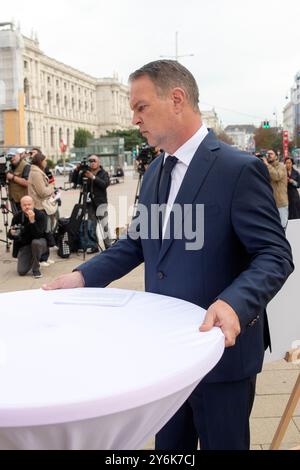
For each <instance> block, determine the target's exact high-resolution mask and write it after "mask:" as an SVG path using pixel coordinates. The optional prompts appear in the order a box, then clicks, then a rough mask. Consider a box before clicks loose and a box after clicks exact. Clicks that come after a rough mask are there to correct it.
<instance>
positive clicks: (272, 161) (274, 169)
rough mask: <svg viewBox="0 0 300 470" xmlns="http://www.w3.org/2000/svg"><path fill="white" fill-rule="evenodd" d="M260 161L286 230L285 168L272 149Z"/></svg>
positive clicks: (286, 196)
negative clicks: (264, 166) (266, 174)
mask: <svg viewBox="0 0 300 470" xmlns="http://www.w3.org/2000/svg"><path fill="white" fill-rule="evenodd" d="M262 161H263V162H264V164H265V165H266V166H267V168H268V171H269V175H270V180H271V186H272V189H273V194H274V199H275V203H276V206H277V209H278V212H279V217H280V222H281V225H282V227H283V228H284V229H286V227H287V224H288V216H289V200H288V190H287V184H288V180H287V174H286V169H285V166H284V164H283V163H280V162H279V159H278V156H277V155H276V153H275V152H274V150H272V149H271V150H268V151H267V156H266V157H263V158H262Z"/></svg>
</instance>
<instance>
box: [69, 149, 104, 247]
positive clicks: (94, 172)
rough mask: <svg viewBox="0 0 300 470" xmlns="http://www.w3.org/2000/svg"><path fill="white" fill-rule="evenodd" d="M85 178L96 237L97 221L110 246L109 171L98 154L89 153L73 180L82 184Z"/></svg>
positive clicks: (88, 205)
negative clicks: (103, 165) (102, 164)
mask: <svg viewBox="0 0 300 470" xmlns="http://www.w3.org/2000/svg"><path fill="white" fill-rule="evenodd" d="M83 178H88V180H87V188H86V191H87V194H88V197H87V210H88V218H89V220H91V221H94V222H95V223H94V225H93V230H94V232H95V233H94V234H93V236H94V238H95V239H96V240H97V234H96V227H97V222H99V223H100V226H101V229H102V235H103V242H104V245H105V248H109V247H110V245H111V243H112V240H111V237H110V233H109V227H108V211H107V191H106V190H107V187H108V186H109V175H108V173H107V171H105V170H104V168H103V167H102V166H101V165H100V158H99V156H98V155H95V154H92V155H89V156H88V158H87V161H86V160H84V161H83V162H81V164H80V165H79V166H78V167H77V168H76V169H75V170H74V172H73V176H72V181H73V183H74V184H75V185H80V186H82V184H83ZM97 251H98V249H97V248H95V249H92V250H90V252H97Z"/></svg>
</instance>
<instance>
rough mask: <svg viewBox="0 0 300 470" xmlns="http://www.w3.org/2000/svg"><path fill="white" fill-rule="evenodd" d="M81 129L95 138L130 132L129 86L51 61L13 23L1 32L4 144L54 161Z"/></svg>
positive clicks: (1, 127)
mask: <svg viewBox="0 0 300 470" xmlns="http://www.w3.org/2000/svg"><path fill="white" fill-rule="evenodd" d="M2 26H3V25H2ZM79 127H80V128H84V129H87V130H89V131H90V132H91V133H92V134H93V135H94V136H95V137H99V136H100V135H103V134H105V132H106V131H107V130H118V129H128V128H130V127H132V126H131V110H130V106H129V88H128V86H126V85H123V84H122V83H120V82H119V80H118V78H117V77H113V78H95V77H92V76H89V75H87V74H85V73H83V72H80V71H78V70H76V69H74V68H72V67H70V66H68V65H66V64H63V63H61V62H58V61H56V60H55V59H52V58H50V57H48V56H47V55H45V54H44V53H43V52H42V50H41V49H40V46H39V43H38V40H37V39H30V38H27V37H24V36H22V35H21V33H20V32H19V31H16V30H14V27H13V25H12V24H9V23H8V24H6V25H5V27H2V28H0V145H2V146H13V145H21V146H22V145H26V146H37V147H41V148H42V149H43V151H44V153H45V154H46V155H47V156H49V157H51V158H53V159H54V160H56V159H57V158H58V157H59V155H60V143H61V141H63V142H64V143H65V144H67V147H68V149H69V148H70V147H72V145H73V141H74V133H75V130H76V129H77V128H79Z"/></svg>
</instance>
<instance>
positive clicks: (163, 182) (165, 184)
mask: <svg viewBox="0 0 300 470" xmlns="http://www.w3.org/2000/svg"><path fill="white" fill-rule="evenodd" d="M177 162H178V158H176V157H173V156H171V155H169V156H168V157H167V158H166V161H165V163H164V166H163V168H162V170H161V175H160V181H159V187H158V198H157V202H158V204H167V202H168V199H169V194H170V189H171V182H172V177H171V173H172V170H173V168H174V166H175V165H176V163H177ZM164 217H165V209H164V210H163V211H162V212H160V213H159V238H160V240H162V228H163V221H164Z"/></svg>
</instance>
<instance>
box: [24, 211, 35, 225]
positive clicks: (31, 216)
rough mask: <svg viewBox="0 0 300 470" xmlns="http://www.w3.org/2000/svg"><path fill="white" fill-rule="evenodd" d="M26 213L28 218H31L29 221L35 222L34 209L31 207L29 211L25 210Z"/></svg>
mask: <svg viewBox="0 0 300 470" xmlns="http://www.w3.org/2000/svg"><path fill="white" fill-rule="evenodd" d="M25 213H26V215H27V217H28V219H29V222H30V223H31V224H33V222H34V221H35V213H34V211H33V210H31V209H29V210H28V211H27V212H25Z"/></svg>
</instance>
